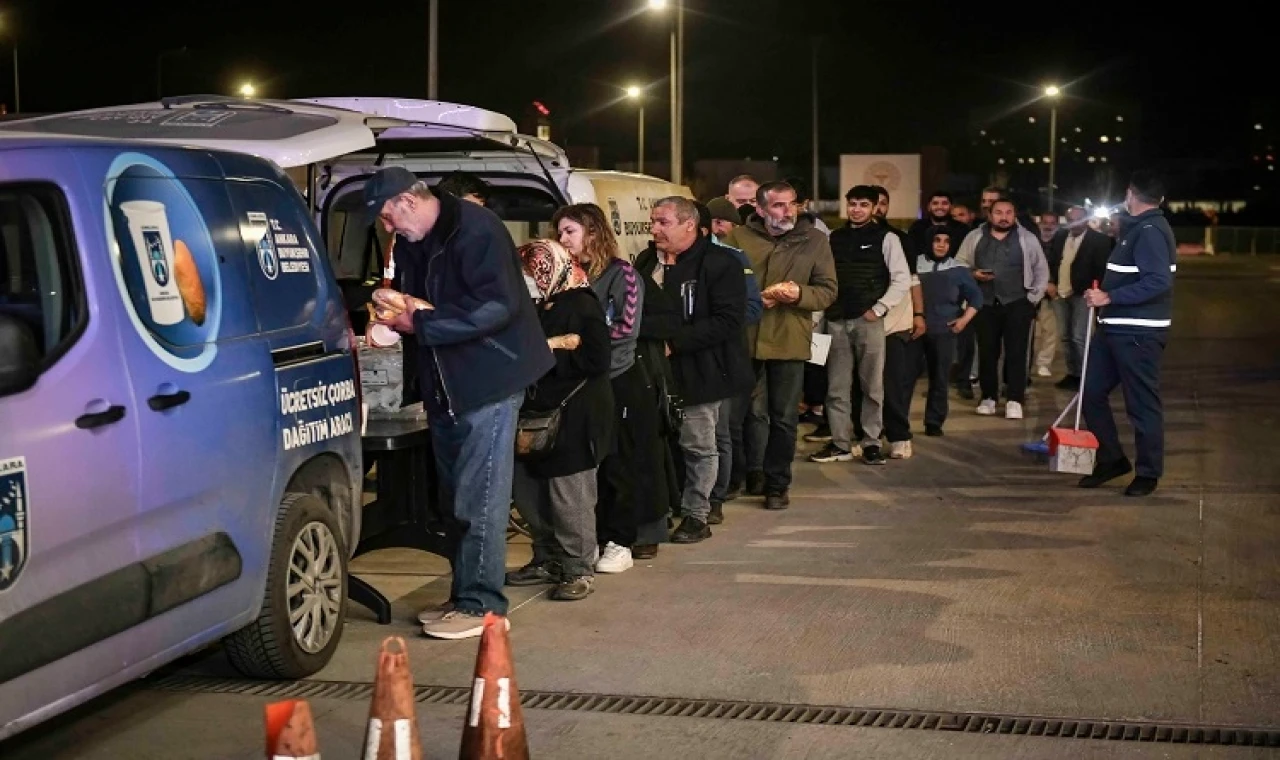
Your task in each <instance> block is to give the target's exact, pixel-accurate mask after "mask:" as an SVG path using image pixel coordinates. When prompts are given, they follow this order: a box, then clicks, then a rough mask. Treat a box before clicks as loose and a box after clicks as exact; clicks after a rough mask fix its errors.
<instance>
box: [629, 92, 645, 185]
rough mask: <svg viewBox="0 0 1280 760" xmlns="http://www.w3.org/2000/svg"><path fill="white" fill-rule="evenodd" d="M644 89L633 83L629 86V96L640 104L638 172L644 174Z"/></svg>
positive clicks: (637, 148)
mask: <svg viewBox="0 0 1280 760" xmlns="http://www.w3.org/2000/svg"><path fill="white" fill-rule="evenodd" d="M643 95H644V90H642V89H640V88H639V87H636V86H635V85H632V86H630V87H628V88H627V97H628V98H631V99H632V100H634V101H636V102H637V103H639V104H640V128H639V130H638V132H637V134H638V138H637V140H638V144H637V146H636V174H644V100H642V96H643Z"/></svg>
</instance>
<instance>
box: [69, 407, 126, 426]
mask: <svg viewBox="0 0 1280 760" xmlns="http://www.w3.org/2000/svg"><path fill="white" fill-rule="evenodd" d="M122 419H124V407H123V406H109V407H107V408H106V410H105V411H101V412H91V413H89V414H82V415H80V416H79V417H76V427H78V428H80V429H81V430H92V429H93V428H100V427H103V426H105V425H112V424H114V423H117V422H119V421H120V420H122Z"/></svg>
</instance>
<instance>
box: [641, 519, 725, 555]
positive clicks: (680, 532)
mask: <svg viewBox="0 0 1280 760" xmlns="http://www.w3.org/2000/svg"><path fill="white" fill-rule="evenodd" d="M708 538H711V528H708V527H707V524H706V523H704V522H703V521H701V520H699V519H698V518H696V517H686V518H684V520H682V521H681V522H680V527H679V528H676V529H675V532H674V533H672V534H671V543H673V544H696V543H698V542H699V541H706V540H707V539H708ZM633 556H634V555H633Z"/></svg>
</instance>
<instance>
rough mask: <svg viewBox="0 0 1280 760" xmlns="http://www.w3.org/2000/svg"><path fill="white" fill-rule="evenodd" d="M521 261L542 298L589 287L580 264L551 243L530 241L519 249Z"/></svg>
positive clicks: (548, 241) (550, 241) (561, 247)
mask: <svg viewBox="0 0 1280 760" xmlns="http://www.w3.org/2000/svg"><path fill="white" fill-rule="evenodd" d="M520 260H521V261H522V262H523V263H524V271H525V272H527V273H528V274H529V276H530V277H531V278H533V283H534V285H536V286H537V288H538V292H539V293H541V294H542V297H543V298H544V299H546V298H551V297H552V296H555V295H558V294H560V293H563V292H564V291H566V290H573V289H574V288H589V287H591V280H590V278H588V277H587V272H586V270H585V269H583V268H582V264H580V263H578V260H577V258H575V257H574V256H572V255H571V254H570V253H569V252H568V251H566V250H565V249H564V247H563V246H561V245H560V244H559V243H557V242H556V241H554V240H532V241H530V242H528V243H526V244H524V245H522V246H520Z"/></svg>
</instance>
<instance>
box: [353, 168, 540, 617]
mask: <svg viewBox="0 0 1280 760" xmlns="http://www.w3.org/2000/svg"><path fill="white" fill-rule="evenodd" d="M364 203H365V209H366V212H367V213H368V214H369V216H370V218H371V220H373V219H376V220H377V221H378V222H379V223H380V224H382V226H383V228H384V229H386V231H387V232H389V233H393V234H395V235H397V236H399V238H400V240H399V241H397V244H396V246H395V252H396V262H395V263H396V282H397V283H398V285H397V289H398V290H401V291H403V293H392V294H390V295H388V294H385V293H384V294H382V297H381V300H382V301H383V302H384V303H387V304H389V303H392V302H395V303H396V304H397V308H394V309H392V311H394V312H395V314H394V316H388V317H387V318H386V319H385V320H382V323H383V324H386V325H388V326H389V327H391V328H392V329H394V330H396V331H397V332H400V333H402V334H404V335H405V336H406V337H407V338H412V339H411V340H405V341H403V343H404V351H405V361H404V367H405V373H406V382H405V388H406V389H419V390H420V392H421V396H422V400H423V402H424V404H423V405H424V406H425V407H426V409H427V418H428V421H429V423H430V429H431V441H432V445H433V447H434V453H435V460H436V474H437V475H438V477H439V479H440V485H441V491H442V492H443V495H444V498H445V500H446V502H445V503H446V504H447V505H449V506H448V507H447V509H448V511H449V513H450V514H452V516H453V518H454V519H453V520H452V521H450V522H449V524H448V525H447V526H446V527H447V529H448V532H449V538H450V540H451V543H452V544H453V546H454V551H453V552H452V556H451V557H450V564H451V565H452V566H453V586H452V589H451V591H450V594H449V601H448V603H446V604H445V605H443V606H441V607H439V608H435V609H428V610H426V611H424V612H423V613H422V614H421V615H419V616H418V620H419V621H420V622H421V623H422V624H423V628H422V630H423V633H425V634H426V635H428V636H432V637H434V638H440V639H465V638H471V637H473V636H479V635H480V634H481V633H482V632H483V631H484V615H485V613H486V612H494V613H497V614H499V615H506V614H507V598H506V596H505V595H504V594H503V593H502V586H503V583H504V582H505V574H506V570H507V567H506V557H507V523H508V521H509V519H510V514H511V481H512V477H513V471H514V468H515V436H516V418H517V415H518V414H519V411H520V405H521V403H523V401H524V393H525V389H526V388H528V387H529V386H531V385H533V384H534V383H536V382H537V381H538V379H539V378H541V377H542V376H543V375H545V374H546V373H547V372H549V371H551V369H552V368H553V367H554V366H555V358H554V357H553V356H552V355H551V349H549V348H548V347H547V341H546V338H545V337H544V335H543V333H542V327H541V325H539V323H538V315H537V314H536V313H535V312H534V308H533V302H532V301H531V300H530V299H529V295H528V291H527V289H526V288H525V285H524V278H523V277H522V275H521V266H520V261H519V259H518V258H517V256H516V250H515V245H514V244H513V243H512V242H511V235H510V234H509V233H508V232H507V230H506V228H505V227H503V226H502V221H501V220H500V219H498V217H497V216H495V215H494V214H493V212H491V211H489V210H488V209H485V208H484V207H482V206H480V205H479V204H477V203H468V202H465V201H462V200H459V199H458V198H456V197H454V196H452V195H449V194H447V193H446V194H443V195H441V196H439V197H437V196H436V195H435V194H434V193H432V192H431V188H430V187H429V186H428V185H427V184H426V183H425V182H422V181H421V180H419V179H418V178H417V177H416V176H414V174H413V173H412V172H410V171H409V170H407V169H405V168H403V167H398V166H397V167H390V168H387V169H383V170H382V171H380V172H378V173H377V174H375V175H373V176H372V177H371V178H370V179H369V181H368V182H367V183H365V186H364ZM375 300H378V297H377V296H375ZM415 380H416V381H415ZM412 400H414V399H411V398H406V402H411V401H412Z"/></svg>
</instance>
